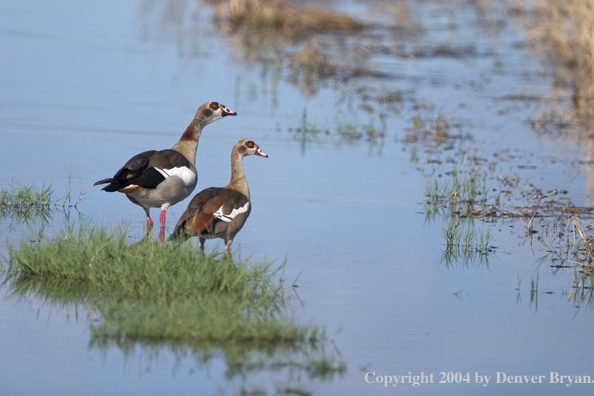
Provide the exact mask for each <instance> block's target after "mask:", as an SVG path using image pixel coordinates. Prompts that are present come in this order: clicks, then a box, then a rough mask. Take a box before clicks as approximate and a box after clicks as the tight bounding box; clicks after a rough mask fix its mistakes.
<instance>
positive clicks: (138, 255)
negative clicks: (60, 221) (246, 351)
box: [6, 227, 318, 343]
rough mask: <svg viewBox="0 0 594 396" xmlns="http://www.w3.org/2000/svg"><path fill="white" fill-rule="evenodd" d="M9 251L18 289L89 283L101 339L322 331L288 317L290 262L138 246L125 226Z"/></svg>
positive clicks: (277, 337)
mask: <svg viewBox="0 0 594 396" xmlns="http://www.w3.org/2000/svg"><path fill="white" fill-rule="evenodd" d="M8 255H9V258H8V260H7V263H6V266H7V281H8V282H10V283H11V284H12V285H15V291H17V290H21V289H20V288H19V287H18V286H19V285H21V286H22V285H23V284H35V283H34V282H33V283H31V279H38V280H43V281H44V282H45V281H48V282H50V283H56V282H58V283H59V282H70V283H72V284H74V285H77V284H83V285H85V287H86V288H87V289H88V290H89V291H90V292H89V293H90V294H89V296H91V297H92V298H91V300H90V301H89V300H88V298H87V299H85V301H86V303H88V304H91V305H93V306H94V307H96V309H98V310H99V312H101V314H102V315H101V316H102V321H101V323H100V324H98V325H92V333H93V335H94V336H100V337H113V338H120V337H126V338H131V339H144V338H149V339H150V338H172V339H180V340H183V339H193V340H196V339H200V340H204V341H207V340H208V341H220V342H223V341H229V340H235V341H252V342H270V343H275V342H290V341H293V342H299V341H305V340H309V339H311V338H312V337H313V338H315V335H316V334H317V333H318V330H317V329H316V328H310V327H307V326H298V325H296V324H295V323H293V322H292V320H290V319H288V318H286V317H285V316H284V315H283V312H284V307H285V299H284V289H283V284H282V282H281V281H278V280H275V279H276V278H277V276H278V274H279V273H280V272H282V270H283V267H284V264H283V265H280V266H276V267H275V266H273V265H272V264H271V263H257V264H255V263H250V262H249V260H246V261H242V262H240V263H235V262H234V261H233V260H232V259H230V258H225V257H223V258H219V257H218V256H215V255H207V256H204V255H201V254H199V253H196V252H195V250H194V249H193V248H192V246H191V245H190V244H185V245H183V244H182V245H178V244H159V243H156V242H151V241H148V242H144V243H141V244H136V245H132V246H130V245H129V244H128V243H127V242H126V233H125V230H123V229H120V230H116V231H109V230H107V229H105V228H98V227H82V228H80V229H77V230H76V229H74V227H69V228H67V229H66V230H64V231H63V232H62V233H61V234H59V235H57V236H55V237H54V238H52V239H48V238H45V239H42V240H40V241H39V242H37V243H26V242H21V243H20V244H19V245H18V246H17V247H12V246H9V248H8ZM50 289H51V287H50ZM24 290H25V291H26V290H27V288H25V289H24ZM34 290H37V291H39V290H42V287H41V286H37V287H36V288H35V289H34ZM52 293H53V294H55V290H54V292H52ZM52 293H50V294H49V295H50V296H51V295H53V294H52Z"/></svg>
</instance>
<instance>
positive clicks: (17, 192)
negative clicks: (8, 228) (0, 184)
mask: <svg viewBox="0 0 594 396" xmlns="http://www.w3.org/2000/svg"><path fill="white" fill-rule="evenodd" d="M53 199H54V192H53V191H52V187H51V185H50V186H45V185H44V186H42V187H41V188H39V187H36V186H33V185H29V186H27V185H23V184H22V183H20V182H16V181H15V182H12V184H10V188H8V189H2V190H0V217H10V216H14V217H16V218H19V219H28V218H32V217H36V216H44V217H46V216H47V215H48V214H49V211H50V204H51V203H52V201H53Z"/></svg>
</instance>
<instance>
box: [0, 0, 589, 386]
mask: <svg viewBox="0 0 594 396" xmlns="http://www.w3.org/2000/svg"><path fill="white" fill-rule="evenodd" d="M357 7H362V5H361V3H355V4H354V5H346V6H345V9H347V10H348V9H353V10H355V9H359V8H357ZM424 7H426V8H424ZM417 8H418V9H417ZM417 8H415V7H412V6H411V9H414V10H415V11H414V12H415V15H417V16H418V17H419V18H423V20H425V21H426V22H427V23H430V22H432V21H433V22H435V26H436V27H435V28H434V29H428V30H427V32H426V33H425V36H423V37H422V38H421V39H420V40H421V41H426V42H428V43H433V44H435V43H439V42H441V41H443V40H444V39H445V38H447V37H448V36H447V33H448V29H447V23H446V22H443V20H444V17H443V15H440V14H439V12H440V10H442V11H443V8H442V7H441V6H439V5H436V4H431V3H428V4H427V3H426V2H419V5H418V7H417ZM171 9H173V10H174V11H173V13H168V10H171ZM452 10H457V11H452V12H454V15H455V16H456V21H457V24H458V28H457V30H456V32H457V33H455V34H454V36H453V37H454V38H453V40H454V42H455V43H456V44H459V45H460V46H464V45H466V44H468V43H470V44H472V43H474V44H475V45H476V47H477V52H478V55H475V56H474V57H463V58H460V59H457V58H431V57H430V58H418V59H403V58H399V57H392V56H387V55H386V56H378V57H377V59H375V61H377V63H378V64H379V65H380V66H379V67H380V68H381V67H383V68H385V69H386V70H388V71H390V73H393V74H394V75H395V76H396V75H397V76H398V77H394V78H393V79H387V80H380V81H376V80H374V79H373V78H368V79H367V80H365V81H364V82H365V83H367V84H370V85H371V86H375V87H380V86H386V87H389V88H394V89H402V90H403V91H405V92H411V94H410V95H411V96H414V98H415V102H416V103H418V104H423V103H430V106H429V108H428V109H424V108H421V109H418V108H414V106H412V105H410V103H405V104H403V105H402V107H401V112H400V113H395V112H394V113H392V112H390V113H389V114H388V117H387V120H386V137H385V139H384V140H383V142H382V143H383V144H382V145H381V146H370V145H369V144H367V143H366V142H365V141H359V142H354V143H353V142H345V141H344V140H343V141H341V140H340V139H338V138H336V136H325V135H322V136H321V137H320V138H319V139H318V140H317V141H313V142H310V143H307V144H306V145H305V146H303V145H302V144H301V143H300V142H299V140H298V139H296V138H295V137H294V132H292V131H293V130H294V129H295V128H297V127H298V126H299V124H300V122H301V119H302V115H303V112H304V109H306V110H307V119H308V121H310V122H312V123H315V124H316V125H317V126H318V127H321V128H323V127H324V126H326V125H333V123H334V122H335V120H337V119H346V120H349V121H358V122H359V123H362V124H367V123H369V122H370V120H371V119H372V118H374V117H376V118H375V124H374V125H379V121H378V119H377V113H376V114H371V113H368V112H367V111H365V110H363V109H362V108H361V107H360V106H358V102H357V100H353V101H352V102H350V103H349V101H346V102H341V101H339V100H338V99H339V98H340V93H341V92H344V91H345V90H346V91H348V89H349V87H350V86H355V85H356V84H357V82H356V81H355V82H349V83H344V84H337V85H336V86H333V84H331V83H328V84H326V85H323V86H322V87H321V88H320V90H319V91H318V92H317V93H316V94H315V95H308V94H306V93H304V91H303V90H301V89H299V87H296V86H294V85H291V84H290V83H289V82H288V81H287V80H286V79H284V78H281V79H280V81H279V82H275V80H274V79H273V78H272V76H271V74H270V73H268V74H265V73H262V71H261V69H260V66H258V65H257V64H255V65H248V64H246V63H244V62H242V61H241V59H242V54H241V49H239V48H238V47H237V46H234V45H233V44H230V43H229V42H227V41H226V40H225V39H224V38H221V37H218V36H216V35H215V34H214V33H213V32H212V30H211V28H210V27H209V24H208V20H209V19H208V18H209V15H210V10H209V8H208V6H206V5H204V4H202V3H199V2H193V1H187V2H186V1H173V2H166V3H165V2H164V4H161V3H156V2H150V1H141V0H139V1H128V2H118V1H106V2H105V1H104V2H90V1H83V2H67V1H54V2H51V3H49V2H43V1H29V2H22V1H4V2H2V3H0V48H1V49H0V50H1V52H2V56H0V86H1V87H2V88H1V91H0V92H1V94H0V137H1V143H0V186H2V187H3V188H6V186H8V184H9V183H11V182H12V181H14V180H18V181H21V182H23V183H27V184H36V185H42V184H44V183H45V184H49V183H51V184H52V185H53V188H54V189H55V191H56V194H57V195H63V194H65V193H66V192H67V191H68V190H69V189H71V190H72V191H73V193H74V195H76V198H78V194H79V192H84V193H85V195H84V200H83V201H82V202H81V203H80V204H79V205H78V210H79V211H80V216H82V217H83V218H84V219H86V220H88V221H90V222H94V223H97V224H119V223H120V222H122V221H124V222H126V223H128V224H130V230H131V231H130V233H131V238H138V237H139V236H140V235H141V233H142V227H143V224H144V214H143V211H142V210H141V209H140V208H139V207H136V206H134V205H132V204H130V203H129V201H128V200H127V199H126V198H125V197H124V196H122V195H115V194H106V193H104V192H101V191H99V188H97V187H95V188H93V187H92V184H93V182H95V181H97V180H99V179H102V178H105V177H109V176H111V175H112V174H113V173H114V172H115V171H116V170H117V169H118V168H119V167H120V166H121V165H122V164H123V163H124V161H126V160H127V159H128V158H130V157H131V156H132V155H134V154H136V153H138V152H141V151H143V150H148V149H161V148H168V147H170V146H172V145H173V143H175V141H176V140H177V139H178V138H179V136H180V135H181V133H182V132H183V131H184V130H185V128H186V126H187V125H188V124H189V122H190V121H191V118H192V116H193V114H194V112H195V110H196V108H197V107H198V106H199V105H200V104H202V103H204V102H206V101H209V100H216V101H220V102H221V103H224V104H225V105H226V106H227V107H229V108H230V109H232V110H234V111H237V112H238V116H237V117H233V118H231V117H229V118H226V119H224V120H222V121H218V122H216V123H214V124H212V125H209V126H208V127H207V128H206V129H205V130H204V133H203V135H202V137H201V140H200V146H199V149H198V156H197V169H198V172H199V181H198V189H202V188H206V187H209V186H223V185H225V184H226V183H227V181H228V178H229V174H230V170H229V155H230V150H231V148H232V146H233V144H234V143H235V142H236V141H237V140H239V139H241V138H250V139H253V140H255V141H256V142H257V143H258V144H259V145H260V147H261V148H262V150H263V151H264V152H266V153H267V154H268V155H269V156H270V158H268V159H262V158H256V157H253V158H246V160H245V162H244V165H245V171H246V175H247V179H248V182H249V185H250V191H251V199H252V202H253V210H252V213H251V216H250V219H249V220H248V222H247V224H246V226H245V227H244V229H243V230H242V231H241V233H240V234H239V235H238V236H237V238H236V240H235V243H234V245H233V249H234V253H235V254H241V256H242V257H246V256H249V255H251V256H252V257H253V258H254V259H260V258H264V257H266V258H269V259H273V260H276V261H277V262H281V261H283V260H284V259H285V258H286V259H287V265H286V269H285V275H284V276H285V278H286V279H288V280H293V279H298V280H297V284H298V285H299V288H298V289H297V291H298V293H299V294H298V298H297V296H293V297H291V302H292V306H293V308H294V310H295V316H296V317H297V319H298V320H299V321H302V322H303V323H315V324H317V325H320V326H324V327H325V328H326V329H327V333H328V335H329V338H330V339H331V340H330V343H331V345H332V348H336V350H337V351H338V353H339V354H340V355H341V356H342V358H343V359H344V360H345V361H346V363H347V367H348V369H347V374H346V375H345V376H344V377H342V378H340V377H335V378H334V379H332V380H330V381H322V380H315V379H311V380H309V379H307V378H305V379H301V384H302V385H303V386H304V388H305V389H306V390H309V391H311V392H313V394H320V395H327V394H336V395H339V394H341V395H342V394H369V393H372V392H373V393H376V392H377V393H379V392H389V391H387V390H382V389H380V388H381V386H380V385H378V384H368V383H366V381H365V374H366V373H367V372H375V375H376V376H384V375H409V372H410V373H412V375H418V374H420V373H421V372H423V373H425V374H434V378H435V380H436V382H438V381H439V380H440V379H441V376H440V374H439V373H441V372H444V373H448V372H452V373H456V372H460V373H462V374H464V375H465V374H466V373H470V378H472V381H471V383H470V384H467V383H465V382H462V383H460V384H448V383H445V384H444V383H442V384H439V383H435V384H422V385H421V386H419V387H413V386H412V385H410V384H400V385H398V388H396V389H394V390H396V391H398V390H397V389H400V390H399V391H400V392H406V393H413V392H414V393H418V394H435V393H443V394H452V393H456V394H481V395H482V394H485V395H498V394H502V393H506V394H508V393H511V394H520V393H521V394H551V395H556V394H560V393H563V394H565V393H568V394H569V393H571V394H590V391H589V389H590V388H591V386H592V385H579V384H573V385H571V386H570V387H566V386H565V385H564V384H563V385H562V384H549V383H548V381H549V372H558V373H559V374H561V375H590V376H592V378H594V370H593V368H594V367H593V366H592V364H591V359H590V357H591V355H592V352H594V349H593V347H592V343H590V342H588V334H589V331H590V330H591V329H592V326H593V325H594V317H593V315H592V311H591V307H587V306H583V307H581V308H580V309H578V308H576V306H575V304H574V303H573V302H571V301H568V300H569V293H571V291H572V285H573V283H572V279H573V271H572V270H561V271H558V272H556V273H553V271H552V270H551V269H550V268H549V267H548V265H546V264H545V265H543V266H540V267H538V266H537V265H536V259H537V258H538V257H541V256H542V255H544V254H545V253H546V251H545V249H544V247H542V246H541V245H540V244H538V243H537V242H535V241H533V242H534V243H533V245H532V246H533V248H531V247H530V246H529V243H523V237H524V231H523V228H522V225H521V224H520V223H507V224H496V225H493V226H482V227H483V228H488V229H490V230H491V232H492V234H493V235H494V236H495V237H496V238H497V239H496V242H495V245H496V246H497V249H496V254H495V255H492V256H491V257H490V259H489V264H488V265H485V264H476V263H475V264H470V265H468V266H465V265H463V263H460V262H459V263H454V265H452V266H450V267H448V266H446V265H445V264H444V263H441V262H440V257H441V255H442V252H443V250H444V248H445V243H444V240H443V236H442V231H441V227H442V223H440V222H439V221H435V222H433V223H426V222H425V214H424V213H423V212H424V208H423V205H422V202H423V200H424V197H423V195H424V191H425V185H426V183H427V180H428V175H430V174H432V172H433V167H432V166H431V165H429V164H428V163H427V161H426V159H427V156H429V157H430V158H432V159H440V160H442V161H443V164H442V165H441V166H440V167H439V166H438V168H437V170H436V173H443V172H446V171H450V170H451V169H452V167H453V165H452V164H450V163H446V159H448V158H451V159H452V160H453V161H454V163H455V165H456V166H457V167H458V168H459V167H460V166H461V164H462V162H463V156H462V154H460V153H461V151H460V149H459V148H458V149H455V150H453V151H442V149H441V148H437V149H435V150H433V151H428V152H426V151H424V150H423V149H421V148H420V149H419V157H420V160H419V162H418V163H415V162H411V161H410V158H411V150H412V149H411V146H410V145H406V144H403V143H402V142H401V141H402V139H403V138H404V136H405V130H406V128H408V127H409V126H410V120H411V118H412V116H414V115H418V114H421V115H424V114H433V115H438V114H443V115H444V116H446V117H449V118H451V119H453V120H454V121H457V122H459V123H460V124H461V125H462V126H461V129H462V130H463V131H464V132H466V133H470V134H472V136H473V140H472V141H470V142H467V143H465V144H466V148H467V149H468V152H469V153H476V154H477V155H479V156H483V157H485V158H489V159H490V158H492V153H494V152H500V151H503V150H506V149H510V151H511V152H512V153H513V154H514V155H515V156H516V158H515V159H514V160H509V161H503V160H502V161H498V162H497V164H496V171H495V173H494V174H495V175H496V174H499V173H500V172H501V173H503V174H508V173H512V172H515V173H520V174H521V175H522V176H524V177H526V178H528V180H530V181H531V182H532V183H534V184H538V185H539V186H540V187H541V188H543V190H546V189H547V188H558V187H562V188H566V189H567V190H568V191H569V195H570V196H571V198H572V200H573V201H574V202H576V203H577V204H579V205H585V204H587V202H588V200H589V197H588V195H587V191H589V190H590V188H589V186H588V182H587V180H588V169H585V168H584V167H583V166H582V167H580V166H579V165H577V163H576V161H577V158H579V157H578V155H579V153H580V151H579V148H576V147H575V146H573V145H572V144H571V143H559V142H558V141H552V140H547V139H539V138H537V137H536V136H535V135H534V133H533V132H532V131H531V130H530V127H529V125H528V123H527V122H526V120H528V119H530V118H533V117H534V116H535V115H536V114H537V113H538V109H537V108H536V105H535V104H534V103H530V104H528V105H525V104H523V103H518V102H514V101H506V100H502V99H500V98H502V97H504V96H505V95H510V94H517V93H518V92H526V93H536V94H538V93H539V92H546V90H547V89H548V87H549V86H550V84H551V76H549V75H547V74H546V73H545V74H544V75H543V74H542V73H540V66H539V64H538V62H537V61H536V60H535V59H534V58H533V57H532V55H531V54H530V52H529V51H528V50H527V49H525V48H523V47H521V46H518V45H516V44H517V43H519V42H521V41H522V40H523V31H522V30H521V29H520V28H519V27H518V26H516V25H514V24H512V23H509V24H508V25H506V26H505V28H504V29H503V30H502V31H500V32H499V33H498V34H496V35H489V34H486V33H484V32H483V31H482V30H481V29H479V27H477V23H476V21H475V19H474V18H476V15H475V13H474V11H473V10H472V7H469V6H467V5H460V6H459V7H456V8H455V9H452ZM374 15H376V17H377V14H373V12H370V13H369V14H365V15H364V17H365V18H369V19H371V18H373V17H374ZM439 21H441V22H440V23H437V22H439ZM499 60H500V61H501V63H502V66H496V61H499ZM539 73H540V74H539ZM535 75H536V76H540V78H537V77H535ZM378 110H382V109H378ZM551 158H555V159H556V162H555V163H554V164H553V163H552V162H551V161H550V159H551ZM526 164H528V165H536V166H537V167H536V169H526V168H519V167H518V165H526ZM491 183H494V184H495V186H496V187H498V186H497V185H496V181H494V180H491ZM197 191H198V190H197ZM186 204H187V202H183V203H181V204H179V205H176V206H174V207H172V208H171V209H170V210H169V211H168V221H167V228H168V232H170V231H171V230H172V227H173V225H174V224H175V221H176V220H177V218H179V216H180V215H181V213H182V212H183V210H184V209H185V205H186ZM69 213H70V214H71V216H79V214H78V213H76V211H75V210H74V209H71V210H70V212H69ZM63 217H64V216H63V214H61V213H59V212H58V213H54V214H53V215H52V221H51V222H50V224H48V225H47V226H46V227H47V229H48V232H51V231H52V230H53V229H59V228H60V226H61V225H62V223H63ZM153 218H156V210H153ZM17 223H18V222H17ZM30 232H31V230H30V227H28V226H27V225H23V224H15V222H14V221H11V220H10V219H9V218H3V219H0V239H1V241H0V254H2V255H3V256H4V257H6V255H7V244H12V243H15V241H16V240H18V239H19V238H21V237H23V235H28V234H29V233H30ZM222 248H223V246H222V244H221V243H220V242H219V243H217V242H216V241H209V242H207V249H217V250H219V251H220V250H222ZM537 274H538V276H539V291H541V293H538V296H537V297H538V301H535V300H534V299H532V300H531V295H530V281H531V279H534V278H536V276H537ZM518 278H521V279H522V282H521V285H520V288H519V289H520V290H519V291H518V290H516V289H517V288H518ZM544 292H552V294H545V293H544ZM0 295H2V296H3V297H2V300H1V302H0V318H1V320H0V394H2V395H31V394H45V395H63V394H83V393H84V394H88V395H93V394H97V395H99V394H101V395H103V394H106V393H114V391H115V393H117V394H126V395H128V394H142V395H157V394H164V393H166V392H167V393H175V394H215V393H223V394H235V393H239V392H240V389H241V388H242V387H247V388H249V387H250V386H257V385H262V386H263V387H264V388H265V389H266V390H267V391H268V393H272V394H273V393H274V389H275V388H274V381H276V380H278V377H276V376H275V374H274V373H267V372H263V373H260V374H258V375H257V376H254V377H253V378H244V379H241V378H239V379H238V378H234V379H231V380H228V379H227V377H226V376H225V371H226V370H227V367H226V365H225V361H224V359H223V358H222V357H215V358H214V359H212V360H210V361H209V362H208V364H206V365H199V364H197V363H196V361H194V360H193V359H192V358H190V357H186V358H182V359H181V361H177V360H176V358H175V355H174V353H172V352H171V351H170V350H169V349H168V348H166V347H162V348H161V349H158V350H157V351H156V352H155V351H153V352H149V351H148V350H147V349H144V348H143V347H142V345H140V346H137V347H136V349H135V350H134V351H133V352H132V353H130V354H129V355H125V354H124V353H123V352H122V351H121V350H120V349H118V348H116V347H112V348H110V349H108V350H107V352H105V353H104V352H103V351H101V350H99V349H98V348H96V347H93V346H92V345H91V344H89V341H90V331H89V321H90V320H93V314H92V313H89V312H87V311H86V310H84V309H82V310H79V309H76V308H75V307H59V306H55V305H52V304H49V303H46V302H44V301H42V300H40V299H36V298H33V297H31V298H29V299H27V300H19V299H17V298H15V297H13V296H10V295H8V294H7V289H6V287H5V286H3V287H2V288H1V289H0ZM155 354H156V355H157V357H155ZM497 372H503V373H506V374H508V375H545V376H546V382H547V383H544V384H521V385H520V384H495V383H493V382H495V380H496V379H495V377H496V373H497ZM475 373H479V375H491V376H492V379H491V383H490V384H489V385H488V386H487V387H483V386H482V385H481V384H476V383H474V378H475ZM283 378H284V377H282V376H281V379H280V381H281V382H282V381H284V380H286V379H283ZM368 378H369V377H368ZM298 382H299V381H298ZM401 387H405V388H406V389H405V390H402V389H401Z"/></svg>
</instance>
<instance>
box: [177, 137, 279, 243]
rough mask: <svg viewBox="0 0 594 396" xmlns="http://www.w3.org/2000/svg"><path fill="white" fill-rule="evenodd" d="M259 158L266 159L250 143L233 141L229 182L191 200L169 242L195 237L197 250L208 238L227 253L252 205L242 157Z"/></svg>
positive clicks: (246, 140) (253, 144)
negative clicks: (220, 241) (221, 242)
mask: <svg viewBox="0 0 594 396" xmlns="http://www.w3.org/2000/svg"><path fill="white" fill-rule="evenodd" d="M246 155H259V156H260V157H264V158H268V156H267V155H266V154H264V153H263V152H262V151H261V150H260V148H259V146H258V145H257V144H256V143H255V142H254V141H252V140H249V139H243V140H240V141H239V142H237V144H235V146H234V147H233V150H232V151H231V180H230V181H229V184H227V185H226V186H225V187H222V188H221V187H210V188H207V189H205V190H202V191H200V192H199V193H198V194H196V195H195V196H194V198H192V201H190V204H189V205H188V208H187V209H186V211H185V212H184V213H183V214H182V216H181V218H180V219H179V221H178V222H177V225H176V226H175V230H174V231H173V233H172V234H171V236H170V237H169V239H183V240H184V241H185V240H187V239H188V238H190V237H191V236H197V237H198V239H199V240H200V249H201V250H204V241H205V240H206V239H212V238H222V239H223V240H225V254H229V253H230V252H231V244H232V243H233V238H235V235H237V233H238V232H239V230H241V227H243V225H244V224H245V222H246V220H247V218H248V216H249V215H250V212H251V210H252V206H251V204H250V190H249V188H248V184H247V180H246V179H245V175H244V173H243V157H245V156H246Z"/></svg>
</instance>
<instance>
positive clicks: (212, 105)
mask: <svg viewBox="0 0 594 396" xmlns="http://www.w3.org/2000/svg"><path fill="white" fill-rule="evenodd" d="M208 107H210V109H211V110H218V109H219V107H220V105H219V104H218V103H217V102H211V103H210V105H209V106H208Z"/></svg>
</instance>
